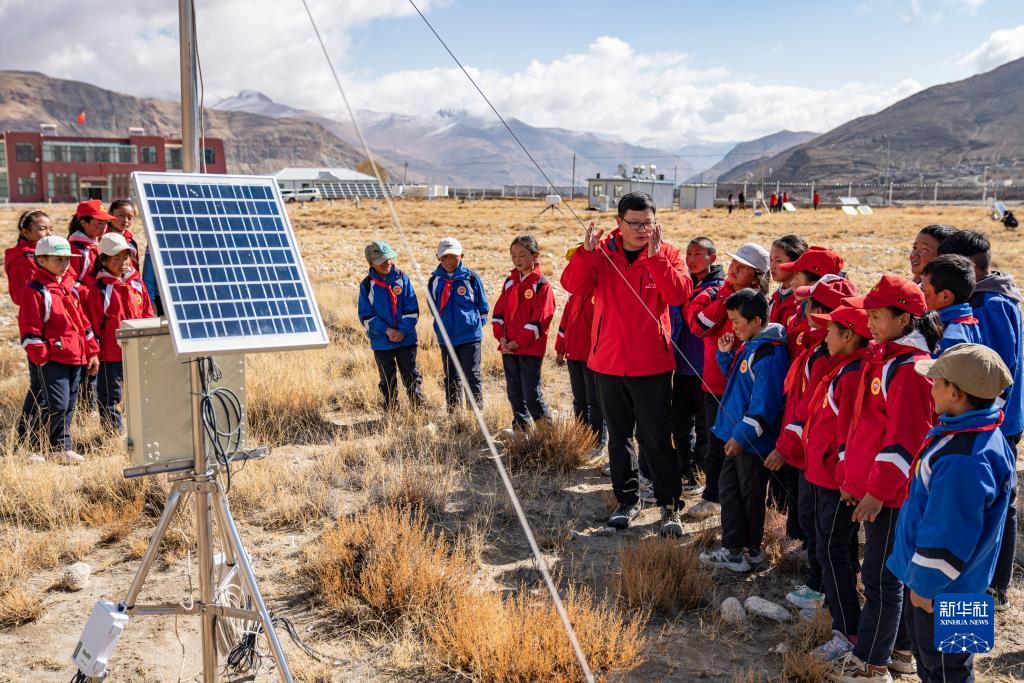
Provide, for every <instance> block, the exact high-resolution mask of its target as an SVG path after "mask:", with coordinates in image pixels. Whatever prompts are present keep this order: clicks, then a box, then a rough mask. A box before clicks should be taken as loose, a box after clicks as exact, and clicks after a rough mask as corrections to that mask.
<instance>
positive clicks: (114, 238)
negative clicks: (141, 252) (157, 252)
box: [100, 232, 132, 256]
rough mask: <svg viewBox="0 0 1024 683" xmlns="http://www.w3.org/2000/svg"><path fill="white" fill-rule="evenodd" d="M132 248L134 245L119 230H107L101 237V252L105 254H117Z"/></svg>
mask: <svg viewBox="0 0 1024 683" xmlns="http://www.w3.org/2000/svg"><path fill="white" fill-rule="evenodd" d="M131 248H132V245H130V244H128V240H126V239H125V238H124V235H122V234H121V233H119V232H107V233H104V234H103V237H101V238H100V253H101V254H103V255H104V256H115V255H117V254H120V253H121V252H122V251H125V250H126V249H131Z"/></svg>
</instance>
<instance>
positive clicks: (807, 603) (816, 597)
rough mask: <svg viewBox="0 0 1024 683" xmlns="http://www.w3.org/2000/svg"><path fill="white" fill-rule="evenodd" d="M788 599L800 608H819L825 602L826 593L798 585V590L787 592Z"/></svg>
mask: <svg viewBox="0 0 1024 683" xmlns="http://www.w3.org/2000/svg"><path fill="white" fill-rule="evenodd" d="M786 600H788V601H789V603H790V604H791V605H794V606H795V607H799V608H800V609H818V608H819V607H821V606H822V605H824V604H825V594H824V593H819V592H818V591H813V590H811V589H810V588H808V587H807V586H804V585H798V586H797V587H796V590H793V591H791V592H789V593H786Z"/></svg>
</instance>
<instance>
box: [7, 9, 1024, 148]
mask: <svg viewBox="0 0 1024 683" xmlns="http://www.w3.org/2000/svg"><path fill="white" fill-rule="evenodd" d="M419 2H420V5H421V7H423V8H424V9H425V11H426V13H427V15H428V17H429V18H430V19H431V21H432V22H433V23H434V24H435V26H436V28H437V29H438V31H439V32H440V33H441V34H442V36H444V37H445V38H446V39H447V40H448V41H449V42H450V45H451V47H452V48H453V49H454V50H455V52H456V53H457V54H458V55H459V56H460V57H461V58H462V59H463V61H464V62H465V63H466V65H467V67H468V68H469V69H470V71H471V72H472V73H473V74H474V76H475V77H476V78H477V79H478V81H479V82H480V84H481V86H482V87H483V88H484V90H485V91H486V92H487V93H488V94H489V95H490V96H491V98H492V99H493V100H494V101H495V103H496V104H497V106H498V107H499V109H500V110H501V111H502V113H503V114H506V115H508V116H512V117H517V118H520V119H522V120H523V121H526V122H527V123H530V124H533V125H538V126H559V127H563V128H571V129H575V130H586V131H593V132H598V133H603V134H606V135H614V136H618V137H621V138H624V139H627V140H630V141H643V142H657V143H658V144H665V145H669V144H675V143H680V144H681V143H683V142H687V141H693V140H715V141H737V140H745V139H751V138H754V137H758V136H760V135H765V134H768V133H772V132H775V131H778V130H780V129H783V128H788V129H791V130H812V131H819V132H821V131H825V130H828V129H830V128H833V127H835V126H836V125H839V124H841V123H843V122H845V121H848V120H850V119H852V118H854V117H857V116H861V115H865V114H871V113H874V112H877V111H879V110H880V109H882V108H884V107H886V106H888V105H890V104H892V103H894V102H896V101H898V100H900V99H902V98H904V97H907V96H908V95H911V94H913V93H915V92H918V91H919V90H921V89H922V88H925V87H928V86H931V85H935V84H937V83H942V82H947V81H952V80H957V79H960V78H965V77H967V76H970V75H972V74H975V73H979V72H982V71H987V70H989V69H991V68H994V67H995V66H998V65H999V64H1002V63H1005V62H1006V61H1009V60H1011V59H1015V58H1019V57H1024V12H1021V11H1020V8H1021V2H1020V0H853V1H852V2H834V1H827V2H802V1H801V2H784V3H782V2H780V3H776V5H777V7H778V9H775V10H773V11H771V12H768V11H766V10H765V7H766V6H767V3H764V2H763V0H762V2H732V3H724V2H719V3H709V2H706V1H702V2H690V1H686V2H681V1H680V2H667V1H662V2H650V1H633V2H628V3H626V2H622V1H621V0H619V1H618V2H610V1H608V0H588V1H586V2H581V1H576V2H550V1H548V2H540V1H538V0H419ZM176 4H177V3H175V2H173V1H172V0H107V1H106V4H105V11H104V12H96V11H95V8H94V7H93V6H91V3H83V2H81V1H80V0H47V1H46V2H45V3H39V2H38V0H0V40H3V43H4V47H5V49H4V51H3V54H2V55H0V68H15V69H29V70H36V71H41V72H43V73H46V74H48V75H51V76H55V77H59V78H69V79H75V80H83V81H86V82H90V83H93V84H95V85H99V86H102V87H106V88H110V89H114V90H118V91H120V92H127V93H130V94H135V95H143V96H157V97H164V98H170V99H173V98H176V95H177V90H178V68H177V54H178V51H177V37H176V36H177V11H176ZM310 4H311V6H312V9H313V13H314V15H315V16H316V18H317V20H318V23H319V24H320V27H321V29H322V31H323V32H324V34H325V36H326V40H327V42H328V47H329V51H330V54H331V56H332V61H334V63H335V65H336V66H337V67H338V69H339V71H340V73H341V76H342V79H343V81H344V82H345V85H346V88H347V90H348V92H349V95H350V98H351V99H352V100H353V101H354V103H355V104H356V106H357V107H358V108H362V109H371V110H375V111H381V112H396V113H401V114H408V115H417V116H424V117H430V116H432V115H434V113H435V112H437V111H438V110H441V109H461V110H466V111H467V112H468V113H470V114H473V115H479V116H490V113H489V112H488V110H487V108H486V105H485V104H484V103H483V101H482V100H481V98H480V97H479V96H478V95H477V94H476V93H475V92H474V91H473V90H472V88H471V86H470V85H469V84H468V82H467V81H466V79H465V77H464V76H463V75H462V74H461V73H459V72H458V71H457V70H456V69H455V68H454V66H453V65H452V63H451V62H450V61H449V58H448V56H447V54H445V53H444V52H443V50H442V49H441V47H440V46H439V45H438V44H437V42H436V41H435V39H434V38H433V36H432V35H431V34H430V33H429V32H428V31H427V29H426V27H425V26H424V25H423V24H422V22H421V21H420V20H419V18H418V17H417V16H415V14H414V13H413V11H412V9H411V7H410V5H409V4H408V2H407V0H310ZM196 6H197V12H198V17H199V21H198V24H199V44H200V54H201V56H202V64H203V74H204V76H205V82H206V92H207V97H208V99H207V102H208V103H212V102H215V101H216V100H217V99H219V98H221V97H226V96H230V95H232V94H234V93H237V92H238V91H239V90H242V89H249V90H258V91H260V92H263V93H265V94H267V95H268V96H270V97H272V98H273V99H274V100H276V101H278V102H281V103H284V104H288V105H291V106H294V107H300V108H306V109H311V110H315V111H318V112H321V113H324V114H327V115H332V116H336V117H341V116H342V115H343V114H342V107H341V102H340V98H339V97H338V95H337V93H336V91H334V89H333V85H332V82H331V79H330V73H329V71H328V70H327V68H326V64H325V63H324V61H323V58H322V55H321V53H320V50H319V47H318V46H317V45H316V43H315V41H314V39H313V36H312V32H311V30H310V26H309V23H308V20H307V18H306V15H305V13H304V11H303V9H302V6H301V4H300V3H299V2H297V0H290V1H289V2H283V1H281V0H196ZM114 17H116V18H117V21H113V20H112V18H114Z"/></svg>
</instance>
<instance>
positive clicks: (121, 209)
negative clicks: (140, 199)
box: [107, 199, 139, 270]
mask: <svg viewBox="0 0 1024 683" xmlns="http://www.w3.org/2000/svg"><path fill="white" fill-rule="evenodd" d="M107 213H109V214H110V215H111V216H112V219H111V221H110V223H108V224H107V232H108V233H110V232H116V233H118V234H119V235H121V236H122V237H124V239H125V241H126V242H128V246H129V247H131V248H132V256H131V262H132V268H134V269H135V270H139V243H138V242H136V241H135V235H133V234H132V224H133V223H134V222H135V216H136V213H137V212H136V211H135V204H134V203H133V202H132V200H130V199H115V200H114V201H112V202H110V208H109V209H107Z"/></svg>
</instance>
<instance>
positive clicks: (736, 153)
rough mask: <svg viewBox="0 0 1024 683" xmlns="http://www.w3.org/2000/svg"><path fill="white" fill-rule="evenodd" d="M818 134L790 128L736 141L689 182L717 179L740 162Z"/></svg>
mask: <svg viewBox="0 0 1024 683" xmlns="http://www.w3.org/2000/svg"><path fill="white" fill-rule="evenodd" d="M818 135H819V133H808V132H795V133H794V132H793V131H791V130H781V131H779V132H778V133H772V134H771V135H765V136H764V137H763V138H757V139H756V140H751V141H750V142H740V143H737V144H736V145H735V146H734V147H733V148H732V149H730V150H729V153H728V154H726V155H725V156H724V157H723V158H722V159H721V161H719V162H718V163H716V164H715V165H714V166H712V167H711V168H708V169H707V170H704V171H701V172H700V173H699V174H697V175H694V176H692V177H691V178H689V179H688V180H689V181H690V182H704V183H710V182H714V181H715V180H717V179H718V176H720V175H721V174H723V173H727V172H729V171H730V170H731V169H733V168H735V167H737V166H739V165H741V164H745V163H747V162H749V161H754V160H757V159H760V158H762V157H771V156H774V155H776V154H778V153H779V152H782V151H785V150H787V149H789V148H790V147H793V146H794V145H799V144H800V143H803V142H807V141H808V140H813V139H814V138H816V137H818Z"/></svg>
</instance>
